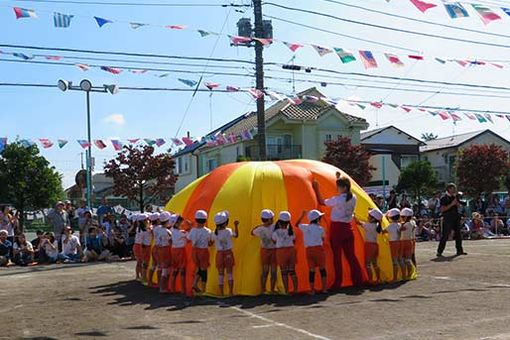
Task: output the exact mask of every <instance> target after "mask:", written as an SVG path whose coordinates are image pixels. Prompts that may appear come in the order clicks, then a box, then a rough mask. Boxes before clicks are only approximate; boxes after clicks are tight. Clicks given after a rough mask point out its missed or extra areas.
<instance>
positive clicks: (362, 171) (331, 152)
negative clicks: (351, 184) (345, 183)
mask: <svg viewBox="0 0 510 340" xmlns="http://www.w3.org/2000/svg"><path fill="white" fill-rule="evenodd" d="M325 144H326V152H325V154H324V157H323V158H322V161H323V162H326V163H329V164H331V165H334V166H336V167H337V168H340V169H342V170H343V171H345V172H346V173H347V174H348V175H349V176H351V177H352V178H353V179H354V180H355V181H356V183H358V184H359V185H361V186H363V185H366V184H368V182H370V179H371V178H372V174H371V171H372V170H375V169H376V168H374V167H373V166H371V165H370V164H369V159H370V153H369V152H367V151H366V150H365V148H364V147H363V146H362V145H352V143H351V139H350V138H348V137H338V139H337V140H333V141H329V142H326V143H325Z"/></svg>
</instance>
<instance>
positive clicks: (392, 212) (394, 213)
mask: <svg viewBox="0 0 510 340" xmlns="http://www.w3.org/2000/svg"><path fill="white" fill-rule="evenodd" d="M387 214H388V216H389V217H395V216H400V210H398V209H397V208H393V209H390V210H388V213H387Z"/></svg>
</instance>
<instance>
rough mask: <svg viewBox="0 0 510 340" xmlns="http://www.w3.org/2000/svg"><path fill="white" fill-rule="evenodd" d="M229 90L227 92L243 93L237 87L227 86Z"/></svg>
mask: <svg viewBox="0 0 510 340" xmlns="http://www.w3.org/2000/svg"><path fill="white" fill-rule="evenodd" d="M226 89H227V92H239V91H241V89H240V88H239V87H237V86H230V85H227V87H226Z"/></svg>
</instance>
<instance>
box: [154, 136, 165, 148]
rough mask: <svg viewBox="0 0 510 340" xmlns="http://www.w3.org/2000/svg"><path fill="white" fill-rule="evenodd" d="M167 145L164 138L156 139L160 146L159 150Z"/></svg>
mask: <svg viewBox="0 0 510 340" xmlns="http://www.w3.org/2000/svg"><path fill="white" fill-rule="evenodd" d="M165 143H166V141H165V140H164V139H163V138H157V139H156V145H157V146H158V148H159V147H160V146H162V145H164V144H165Z"/></svg>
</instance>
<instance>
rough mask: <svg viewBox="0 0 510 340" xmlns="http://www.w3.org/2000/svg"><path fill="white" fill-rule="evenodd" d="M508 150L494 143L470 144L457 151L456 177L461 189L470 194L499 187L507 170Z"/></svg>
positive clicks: (490, 190)
mask: <svg viewBox="0 0 510 340" xmlns="http://www.w3.org/2000/svg"><path fill="white" fill-rule="evenodd" d="M507 163H508V152H506V151H505V150H504V149H503V147H502V146H500V145H496V144H482V145H472V146H470V147H467V148H465V149H463V150H460V151H459V155H458V161H457V165H456V168H457V177H458V181H459V183H458V184H459V186H460V188H461V189H462V190H464V191H466V192H468V193H469V194H471V195H476V194H480V193H482V192H492V191H494V190H496V189H498V188H499V186H500V183H501V179H502V177H503V176H504V175H505V174H506V173H507V171H508V165H507Z"/></svg>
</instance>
